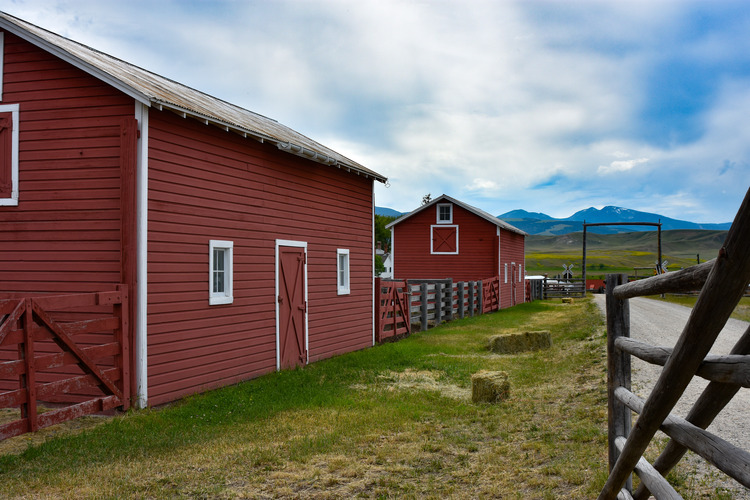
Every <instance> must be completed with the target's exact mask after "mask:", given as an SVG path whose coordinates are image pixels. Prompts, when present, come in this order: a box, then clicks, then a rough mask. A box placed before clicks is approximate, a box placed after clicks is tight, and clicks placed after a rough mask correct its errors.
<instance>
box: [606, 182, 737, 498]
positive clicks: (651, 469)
mask: <svg viewBox="0 0 750 500" xmlns="http://www.w3.org/2000/svg"><path fill="white" fill-rule="evenodd" d="M748 248H750V190H748V193H747V195H746V196H745V200H744V201H743V203H742V206H741V207H740V210H739V212H738V213H737V217H736V218H735V220H734V223H733V224H732V227H731V229H730V230H729V233H728V235H727V238H726V240H725V243H724V246H723V247H722V248H721V250H720V251H719V255H718V257H717V258H716V259H715V260H714V261H710V262H707V263H705V264H700V265H697V266H694V267H691V268H688V269H685V270H682V271H677V272H673V273H669V274H663V275H659V276H654V277H653V278H648V279H645V280H640V281H634V282H631V283H627V276H624V275H610V276H608V277H607V358H608V361H607V363H608V366H607V388H608V393H609V394H608V397H609V406H608V410H609V411H608V414H609V466H610V474H609V477H608V479H607V482H606V484H605V485H604V488H603V489H602V491H601V493H600V495H599V498H600V499H602V500H604V499H613V498H625V499H627V498H636V499H643V498H648V496H649V490H650V492H651V494H653V495H654V496H655V497H656V498H657V499H662V498H668V499H673V498H681V497H680V496H679V494H677V492H675V490H674V489H673V488H672V486H671V485H670V484H669V483H668V482H667V481H666V480H665V479H664V476H665V475H666V474H667V472H669V470H671V468H672V467H673V466H674V465H675V464H676V463H677V462H679V460H680V459H681V458H682V456H683V454H684V453H685V451H686V450H687V449H690V450H693V451H694V452H695V453H697V454H699V455H701V456H702V457H703V458H705V459H706V460H707V461H708V462H709V463H711V464H713V465H714V466H715V467H717V468H719V469H720V470H722V471H723V472H725V473H726V474H727V475H729V476H731V477H732V478H734V479H736V480H737V481H739V482H740V483H741V484H743V485H744V486H746V487H750V453H748V452H747V451H746V450H742V449H740V448H738V447H736V446H734V445H732V444H730V443H728V442H726V441H725V440H723V439H721V438H720V437H718V436H715V435H713V434H711V433H710V432H707V431H706V430H705V429H706V427H708V425H709V424H710V423H711V422H712V421H713V419H714V418H715V417H716V415H717V414H718V413H719V412H720V411H721V410H722V409H723V408H724V407H725V406H726V405H727V403H728V402H729V401H730V400H731V399H732V397H734V395H735V394H736V393H737V392H738V391H739V390H740V389H741V388H747V387H750V356H748V354H750V328H749V329H748V330H747V331H746V332H745V333H744V335H743V336H742V337H741V338H740V340H739V341H738V342H737V344H736V345H735V346H734V348H733V349H732V351H731V354H729V355H725V356H717V355H711V356H709V355H708V352H709V350H710V349H711V346H712V345H713V343H714V341H715V340H716V337H717V336H718V335H719V333H720V332H721V330H722V328H723V327H724V324H725V323H726V321H727V319H728V318H729V316H730V314H731V313H732V311H733V310H734V308H735V307H736V305H737V303H738V302H739V300H740V298H741V297H742V293H743V291H744V290H745V288H746V287H747V284H748V283H749V282H750V253H748V250H747V249H748ZM701 286H702V291H701V294H700V296H699V298H698V301H697V302H696V304H695V307H694V308H693V311H692V313H691V316H690V319H689V321H688V323H687V325H686V326H685V328H684V329H683V331H682V334H681V335H680V338H679V339H678V341H677V343H676V345H675V346H674V348H672V349H664V348H659V347H654V346H651V345H648V344H645V343H642V342H637V341H635V340H632V339H630V338H629V337H630V309H629V305H628V300H629V299H630V298H632V297H637V296H643V295H654V294H660V293H676V292H681V291H683V290H690V289H695V288H701ZM631 355H633V356H636V357H638V358H640V359H643V360H645V361H647V362H649V363H653V364H659V365H663V366H664V369H663V370H662V372H661V375H660V377H659V379H658V381H657V382H656V385H655V386H654V388H653V390H652V392H651V394H650V395H649V396H648V398H647V399H646V400H645V401H644V400H642V399H641V398H639V397H638V396H636V395H635V394H633V393H632V392H631V391H630V356H631ZM696 374H697V375H698V376H700V377H703V378H705V379H708V380H710V383H709V385H708V386H707V387H706V389H705V390H704V391H703V393H702V394H701V396H700V397H699V399H698V400H697V401H696V403H695V404H694V405H693V407H692V409H691V410H690V412H689V413H688V415H687V416H686V418H685V419H682V418H679V417H676V416H674V415H671V414H670V411H671V410H672V408H673V407H674V405H675V403H677V401H678V400H679V398H680V397H681V396H682V393H683V392H684V391H685V388H686V387H687V386H688V384H689V383H690V380H691V379H692V378H693V376H694V375H696ZM631 411H632V412H635V413H636V414H638V415H639V416H638V419H637V421H636V424H635V426H633V428H632V430H631V418H632V414H631ZM659 429H661V430H662V431H663V432H664V433H666V434H667V435H668V436H669V437H670V438H671V441H670V442H669V443H668V444H667V446H666V447H665V449H664V450H663V451H662V452H661V455H659V457H658V458H657V459H656V461H655V462H654V463H653V465H652V464H649V463H648V462H647V461H646V460H645V459H644V458H642V455H643V452H644V451H645V450H646V448H647V447H648V445H649V443H650V441H651V439H652V438H653V437H654V434H655V433H656V431H657V430H659ZM633 471H635V472H636V473H637V474H638V476H639V477H640V479H641V486H639V488H638V490H637V491H636V492H635V493H634V494H633V492H632V478H631V474H632V472H633Z"/></svg>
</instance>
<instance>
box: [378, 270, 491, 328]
mask: <svg viewBox="0 0 750 500" xmlns="http://www.w3.org/2000/svg"><path fill="white" fill-rule="evenodd" d="M375 290H376V300H375V304H376V311H375V340H376V341H377V342H382V341H384V340H388V339H391V338H393V337H397V336H401V335H405V334H408V333H411V331H412V328H413V326H414V325H419V328H420V329H421V330H427V329H428V328H430V327H431V326H437V325H439V324H440V323H443V322H445V321H450V320H452V319H456V318H465V317H470V316H474V315H477V314H483V313H488V312H492V311H497V310H498V309H499V308H500V278H499V277H498V276H494V277H491V278H487V279H484V280H479V281H459V282H456V283H454V282H453V280H450V279H445V280H385V279H381V278H375ZM407 318H408V321H407Z"/></svg>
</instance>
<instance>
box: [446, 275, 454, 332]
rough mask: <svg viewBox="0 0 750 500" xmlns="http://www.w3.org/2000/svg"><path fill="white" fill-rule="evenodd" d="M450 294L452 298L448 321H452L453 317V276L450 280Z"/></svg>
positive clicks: (449, 303) (449, 305) (449, 302)
mask: <svg viewBox="0 0 750 500" xmlns="http://www.w3.org/2000/svg"><path fill="white" fill-rule="evenodd" d="M447 287H448V296H449V297H450V300H449V301H448V321H451V320H452V319H453V301H454V300H455V299H454V295H453V278H451V279H449V280H448V284H447Z"/></svg>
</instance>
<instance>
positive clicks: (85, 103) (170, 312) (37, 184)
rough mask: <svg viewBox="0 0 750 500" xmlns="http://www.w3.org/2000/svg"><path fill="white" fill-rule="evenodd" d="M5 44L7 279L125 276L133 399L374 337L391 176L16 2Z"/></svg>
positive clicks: (2, 287) (1, 116)
mask: <svg viewBox="0 0 750 500" xmlns="http://www.w3.org/2000/svg"><path fill="white" fill-rule="evenodd" d="M0 56H1V57H0V64H1V65H2V68H0V75H1V76H2V78H1V79H0V156H1V157H2V161H0V292H3V293H5V294H6V295H7V294H15V295H19V294H21V295H23V294H28V295H34V294H43V293H50V292H52V293H57V294H60V293H78V292H93V291H101V290H113V289H114V288H115V286H116V285H118V284H125V285H127V286H128V288H129V290H130V292H129V293H130V295H129V296H130V304H131V305H132V306H134V307H132V313H131V315H132V316H131V321H130V328H131V337H130V338H131V339H132V346H131V354H130V357H131V359H129V363H130V368H131V372H132V373H133V376H132V377H131V378H132V386H133V387H135V388H136V390H134V391H133V392H134V397H135V400H136V403H137V404H139V405H140V406H144V405H146V404H149V405H155V404H160V403H164V402H168V401H172V400H175V399H177V398H180V397H181V396H184V395H187V394H190V393H194V392H198V391H203V390H206V389H210V388H215V387H219V386H222V385H226V384H231V383H234V382H237V381H240V380H245V379H249V378H252V377H255V376H258V375H260V374H263V373H267V372H271V371H274V370H278V369H282V368H284V367H290V366H297V365H300V364H306V363H309V362H312V361H315V360H319V359H321V358H326V357H330V356H333V355H335V354H338V353H344V352H348V351H353V350H356V349H361V348H364V347H367V346H371V345H373V343H374V327H373V325H374V321H373V255H374V253H375V249H374V243H373V239H374V238H373V217H374V204H373V184H374V181H380V182H385V180H386V179H385V177H383V176H382V175H380V174H378V173H376V172H374V171H372V170H369V169H367V168H366V167H364V166H362V165H360V164H358V163H357V162H355V161H353V160H351V159H349V158H346V157H344V156H342V155H340V154H338V153H337V152H335V151H333V150H331V149H329V148H328V147H326V146H324V145H322V144H319V143H317V142H315V141H313V140H311V139H309V138H307V137H305V136H304V135H302V134H300V133H298V132H295V131H294V130H292V129H290V128H288V127H286V126H284V125H282V124H280V123H278V122H276V121H275V120H272V119H269V118H266V117H264V116H261V115H258V114H256V113H253V112H251V111H248V110H245V109H242V108H240V107H237V106H234V105H232V104H229V103H227V102H225V101H222V100H219V99H217V98H214V97H212V96H209V95H207V94H204V93H202V92H199V91H197V90H194V89H192V88H189V87H186V86H184V85H181V84H179V83H176V82H174V81H172V80H169V79H167V78H164V77H161V76H159V75H157V74H154V73H151V72H149V71H146V70H144V69H142V68H139V67H136V66H134V65H131V64H129V63H127V62H124V61H121V60H119V59H116V58H114V57H111V56H108V55H106V54H103V53H101V52H99V51H96V50H94V49H92V48H90V47H87V46H84V45H81V44H79V43H77V42H74V41H72V40H69V39H66V38H64V37H61V36H59V35H56V34H54V33H51V32H49V31H46V30H44V29H42V28H39V27H37V26H34V25H32V24H29V23H27V22H25V21H22V20H20V19H17V18H15V17H13V16H10V15H7V14H4V13H0ZM1 319H2V314H0V320H1Z"/></svg>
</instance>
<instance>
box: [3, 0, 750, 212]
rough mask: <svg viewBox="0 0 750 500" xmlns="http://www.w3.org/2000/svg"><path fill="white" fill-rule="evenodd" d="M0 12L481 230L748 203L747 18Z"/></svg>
mask: <svg viewBox="0 0 750 500" xmlns="http://www.w3.org/2000/svg"><path fill="white" fill-rule="evenodd" d="M0 10H3V11H5V12H8V13H10V14H13V15H15V16H18V17H21V18H23V19H25V20H27V21H30V22H33V23H35V24H37V25H39V26H42V27H44V28H47V29H50V30H52V31H54V32H56V33H59V34H61V35H64V36H67V37H69V38H72V39H74V40H77V41H79V42H82V43H85V44H87V45H91V46H93V47H95V48H97V49H99V50H102V51H104V52H107V53H109V54H111V55H114V56H117V57H120V58H122V59H125V60H127V61H129V62H132V63H134V64H137V65H139V66H142V67H144V68H146V69H149V70H151V71H154V72H156V73H159V74H161V75H163V76H166V77H169V78H172V79H174V80H177V81H179V82H181V83H184V84H186V85H189V86H191V87H195V88H197V89H199V90H202V91H204V92H207V93H209V94H211V95H214V96H216V97H219V98H222V99H224V100H227V101H230V102H232V103H234V104H237V105H239V106H242V107H245V108H247V109H250V110H252V111H255V112H258V113H261V114H263V115H266V116H269V117H271V118H274V119H276V120H278V121H280V122H282V123H284V124H286V125H288V126H290V127H292V128H294V129H296V130H297V131H299V132H302V133H304V134H305V135H308V136H309V137H312V138H313V139H316V140H318V141H319V142H322V143H324V144H326V145H327V146H329V147H332V148H333V149H335V150H337V151H338V152H340V153H342V154H344V155H346V156H349V157H350V158H352V159H354V160H356V161H358V162H359V163H362V164H363V165H365V166H367V167H368V168H371V169H373V170H376V171H378V172H380V173H382V174H384V175H386V176H387V177H388V178H389V180H390V186H389V187H385V186H383V185H381V184H379V183H377V185H376V191H375V196H376V203H377V205H379V206H386V207H391V208H394V209H396V210H399V211H409V210H412V209H414V208H416V207H417V206H418V205H419V203H420V200H421V198H422V196H424V195H425V194H427V193H431V194H432V196H433V197H435V196H436V195H439V194H441V193H446V194H449V195H451V196H453V197H455V198H458V199H460V200H463V201H465V202H467V203H469V204H472V205H475V206H477V207H479V208H482V209H484V210H486V211H488V212H490V213H493V214H496V215H497V214H501V213H504V212H507V211H509V210H512V209H516V208H523V209H525V210H528V211H535V212H544V213H547V214H549V215H552V216H554V217H566V216H569V215H571V214H572V213H573V212H576V211H578V210H581V209H584V208H588V207H590V206H594V207H597V208H600V207H602V206H604V205H617V206H621V207H626V208H632V209H636V210H643V211H648V212H656V213H660V214H662V215H666V216H668V217H673V218H677V219H686V220H691V221H695V222H730V221H731V220H732V219H733V217H734V214H735V212H736V211H737V208H738V207H739V205H740V203H741V201H742V198H743V197H744V195H745V192H746V191H747V189H748V187H749V186H750V2H747V1H746V0H737V1H723V0H704V1H687V0H684V1H676V0H673V1H656V0H652V1H632V0H631V1H606V2H605V1H593V0H591V1H578V2H575V1H573V2H559V1H536V0H523V1H480V0H462V1H429V0H419V1H392V0H349V1H344V0H295V1H286V0H266V1H255V0H233V1H230V0H215V1H208V0H205V1H200V0H128V1H112V0H0Z"/></svg>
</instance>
